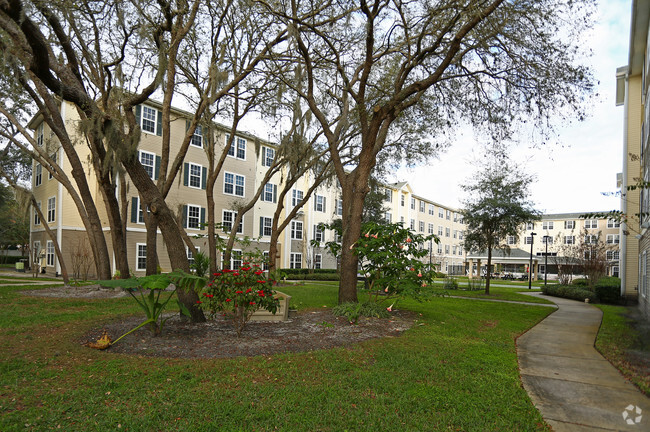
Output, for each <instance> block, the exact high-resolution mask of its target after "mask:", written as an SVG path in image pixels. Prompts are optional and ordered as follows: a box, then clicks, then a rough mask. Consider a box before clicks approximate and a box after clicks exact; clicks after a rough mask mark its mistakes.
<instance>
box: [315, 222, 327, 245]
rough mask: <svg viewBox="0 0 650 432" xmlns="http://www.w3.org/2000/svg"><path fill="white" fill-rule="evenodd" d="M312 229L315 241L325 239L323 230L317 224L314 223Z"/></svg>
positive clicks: (320, 241)
mask: <svg viewBox="0 0 650 432" xmlns="http://www.w3.org/2000/svg"><path fill="white" fill-rule="evenodd" d="M312 231H313V240H315V241H317V242H318V243H322V242H324V241H325V231H324V230H323V229H321V228H319V227H318V224H315V225H314V228H313V230H312Z"/></svg>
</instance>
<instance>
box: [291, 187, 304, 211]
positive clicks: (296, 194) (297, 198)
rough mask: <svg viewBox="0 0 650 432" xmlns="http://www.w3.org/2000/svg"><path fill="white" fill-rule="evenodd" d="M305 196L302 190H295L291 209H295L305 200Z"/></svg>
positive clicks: (292, 194) (292, 195)
mask: <svg viewBox="0 0 650 432" xmlns="http://www.w3.org/2000/svg"><path fill="white" fill-rule="evenodd" d="M303 197H304V194H303V193H302V191H301V190H298V189H294V190H292V191H291V207H295V206H297V205H298V204H300V201H302V200H303Z"/></svg>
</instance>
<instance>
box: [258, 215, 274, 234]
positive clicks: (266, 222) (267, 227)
mask: <svg viewBox="0 0 650 432" xmlns="http://www.w3.org/2000/svg"><path fill="white" fill-rule="evenodd" d="M272 225H273V219H271V218H270V217H265V216H260V235H261V236H270V235H271V230H272Z"/></svg>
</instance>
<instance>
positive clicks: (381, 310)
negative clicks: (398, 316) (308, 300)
mask: <svg viewBox="0 0 650 432" xmlns="http://www.w3.org/2000/svg"><path fill="white" fill-rule="evenodd" d="M332 314H334V316H343V317H345V318H346V319H347V320H348V321H350V323H354V324H356V323H357V322H358V321H359V318H360V317H362V316H364V317H368V318H388V317H389V316H390V314H389V313H388V310H387V309H386V308H385V307H383V306H381V305H380V304H379V303H376V302H365V303H343V304H340V305H337V306H335V307H334V308H333V309H332Z"/></svg>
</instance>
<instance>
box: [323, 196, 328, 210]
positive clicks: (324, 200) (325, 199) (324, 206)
mask: <svg viewBox="0 0 650 432" xmlns="http://www.w3.org/2000/svg"><path fill="white" fill-rule="evenodd" d="M326 202H327V198H326V197H323V212H325V209H326V208H327V206H326V204H325V203H326Z"/></svg>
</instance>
